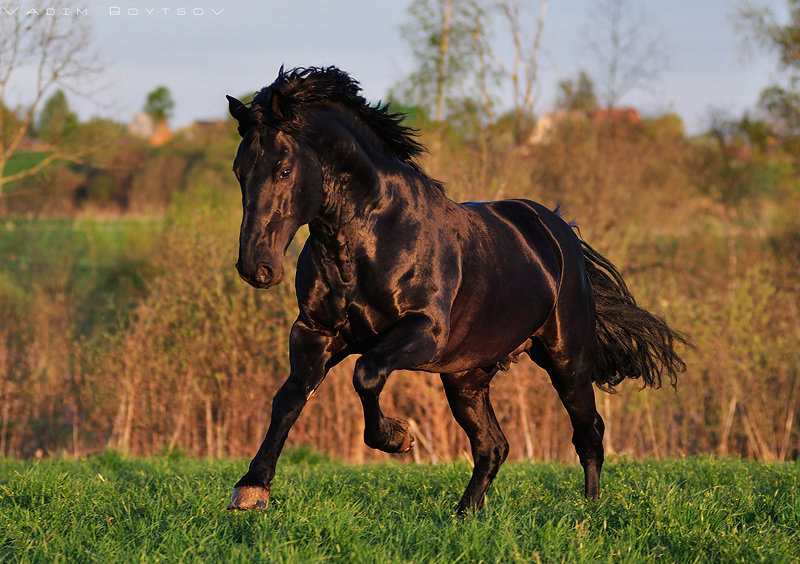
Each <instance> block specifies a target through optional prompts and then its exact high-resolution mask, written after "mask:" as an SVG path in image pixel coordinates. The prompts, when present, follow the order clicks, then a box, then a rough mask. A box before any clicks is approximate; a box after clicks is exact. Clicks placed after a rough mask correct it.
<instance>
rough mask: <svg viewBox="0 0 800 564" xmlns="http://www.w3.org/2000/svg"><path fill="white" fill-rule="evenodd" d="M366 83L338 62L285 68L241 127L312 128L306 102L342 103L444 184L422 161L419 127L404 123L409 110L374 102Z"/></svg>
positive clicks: (397, 153) (394, 152) (388, 146)
mask: <svg viewBox="0 0 800 564" xmlns="http://www.w3.org/2000/svg"><path fill="white" fill-rule="evenodd" d="M360 92H361V85H360V84H359V82H358V81H357V80H356V79H354V78H352V77H351V76H350V75H348V74H347V73H346V72H344V71H343V70H341V69H339V68H337V67H335V66H329V67H297V68H294V69H290V70H288V71H284V69H283V67H281V69H280V71H278V78H276V79H275V81H274V82H273V83H272V84H271V85H269V86H267V87H265V88H262V89H261V90H259V91H258V92H257V93H256V95H255V97H254V98H253V101H252V102H251V104H250V120H248V121H247V122H245V123H240V125H239V132H240V133H244V130H246V129H247V128H249V127H251V126H253V125H257V126H266V127H271V128H275V129H278V130H280V131H285V132H287V133H300V134H302V133H304V132H307V126H308V123H307V122H306V120H305V119H304V116H303V112H302V110H303V109H304V108H310V107H315V106H317V107H319V106H334V107H335V106H338V107H340V108H344V109H345V110H347V111H349V112H350V113H351V114H352V115H354V116H355V117H356V118H357V119H358V120H359V121H360V122H361V123H362V124H363V125H364V127H365V128H366V129H368V130H369V131H371V132H372V133H373V134H374V135H375V137H377V139H378V140H380V142H381V143H382V144H383V146H384V150H385V152H386V153H387V154H389V155H391V156H393V157H396V158H397V159H399V160H400V161H401V162H403V163H405V164H406V165H408V166H410V167H412V168H413V169H414V170H415V171H416V172H418V173H419V174H421V175H422V176H424V177H425V178H426V179H428V180H429V181H430V182H431V183H433V184H434V185H435V186H436V187H437V188H438V189H439V190H443V187H442V185H441V183H439V182H438V181H436V180H434V179H432V178H430V177H429V176H428V175H427V174H426V173H425V172H424V171H423V170H422V168H421V167H420V166H419V163H418V162H417V160H416V159H417V158H418V157H419V156H420V155H421V154H422V153H424V152H425V151H426V149H425V147H424V146H423V145H422V143H420V142H419V141H417V130H416V129H414V128H412V127H408V126H406V125H403V120H404V119H405V117H406V115H405V114H404V113H401V112H391V111H390V110H389V104H381V103H380V102H378V103H377V104H375V105H371V104H370V103H369V102H367V100H366V99H365V98H364V97H363V96H361V94H360Z"/></svg>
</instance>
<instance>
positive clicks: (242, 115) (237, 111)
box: [225, 96, 250, 123]
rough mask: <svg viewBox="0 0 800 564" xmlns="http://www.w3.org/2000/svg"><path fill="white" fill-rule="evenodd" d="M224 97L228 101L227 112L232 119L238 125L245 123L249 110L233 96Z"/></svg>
mask: <svg viewBox="0 0 800 564" xmlns="http://www.w3.org/2000/svg"><path fill="white" fill-rule="evenodd" d="M225 97H226V98H227V99H228V111H229V112H230V113H231V115H232V116H233V118H234V119H235V120H236V121H238V122H239V123H242V122H243V121H247V119H248V118H249V116H250V110H248V109H247V106H245V105H244V104H243V103H242V102H240V101H239V100H237V99H236V98H234V97H233V96H225Z"/></svg>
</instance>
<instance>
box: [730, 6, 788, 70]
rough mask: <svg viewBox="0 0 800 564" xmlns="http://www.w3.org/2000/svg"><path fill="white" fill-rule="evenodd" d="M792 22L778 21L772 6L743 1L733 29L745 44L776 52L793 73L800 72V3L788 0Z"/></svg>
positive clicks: (738, 7) (737, 12) (736, 14)
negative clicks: (748, 43)
mask: <svg viewBox="0 0 800 564" xmlns="http://www.w3.org/2000/svg"><path fill="white" fill-rule="evenodd" d="M786 8H787V11H788V12H789V22H788V23H781V22H779V21H778V18H777V16H776V15H775V12H773V11H772V9H771V8H770V7H769V6H760V5H757V4H754V3H753V2H749V1H742V2H740V3H739V4H738V5H737V7H736V11H735V12H734V17H733V20H734V26H735V27H736V30H737V31H738V32H739V33H740V34H742V35H743V36H744V38H745V40H746V41H748V42H755V43H758V44H760V45H761V46H762V47H764V48H766V49H768V50H770V51H776V52H777V53H778V56H779V60H780V64H781V66H782V67H783V68H784V69H787V70H789V71H790V72H797V71H800V0H786Z"/></svg>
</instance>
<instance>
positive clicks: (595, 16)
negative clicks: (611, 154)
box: [586, 0, 667, 109]
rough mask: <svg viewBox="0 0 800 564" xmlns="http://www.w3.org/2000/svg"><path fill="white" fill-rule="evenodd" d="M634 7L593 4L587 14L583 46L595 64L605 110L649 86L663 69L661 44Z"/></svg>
mask: <svg viewBox="0 0 800 564" xmlns="http://www.w3.org/2000/svg"><path fill="white" fill-rule="evenodd" d="M638 7H639V3H638V2H632V1H631V0H596V3H595V5H594V7H593V10H592V11H591V13H590V18H591V22H592V23H591V24H590V25H589V26H588V29H587V32H586V42H587V47H588V49H589V51H590V52H591V53H592V55H593V56H594V58H595V60H596V61H597V67H598V69H599V71H598V72H599V74H598V75H596V76H595V78H596V79H597V80H596V82H597V83H598V84H600V87H601V101H602V103H603V104H604V105H605V106H606V107H607V108H609V109H610V108H613V107H614V106H616V105H618V104H619V102H620V100H621V99H622V98H623V97H624V96H625V95H626V94H628V93H629V92H631V91H632V90H636V89H639V88H646V87H647V86H649V85H651V84H652V83H653V82H654V81H655V80H656V79H657V78H658V76H659V75H660V74H661V72H662V71H663V70H664V68H665V66H666V62H667V56H666V54H665V52H664V49H663V40H662V39H661V37H660V34H659V33H657V32H654V31H653V29H652V28H651V26H650V25H649V24H648V22H647V19H646V18H645V16H644V14H643V13H642V12H641V11H639V10H637V9H636V8H638Z"/></svg>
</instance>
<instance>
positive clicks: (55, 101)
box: [36, 89, 78, 143]
mask: <svg viewBox="0 0 800 564" xmlns="http://www.w3.org/2000/svg"><path fill="white" fill-rule="evenodd" d="M77 124H78V117H77V116H76V115H75V114H74V113H73V112H72V111H71V110H70V109H69V102H67V96H66V94H64V91H63V90H61V89H59V90H56V91H55V92H54V93H53V95H52V96H50V98H48V99H47V100H46V101H45V103H44V105H43V106H42V109H41V110H40V111H39V120H38V124H37V132H36V133H37V137H38V138H39V139H41V140H43V141H47V142H48V143H58V142H60V141H61V139H62V138H63V136H64V135H65V134H68V133H69V131H70V130H71V129H74V128H75V127H76V126H77Z"/></svg>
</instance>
